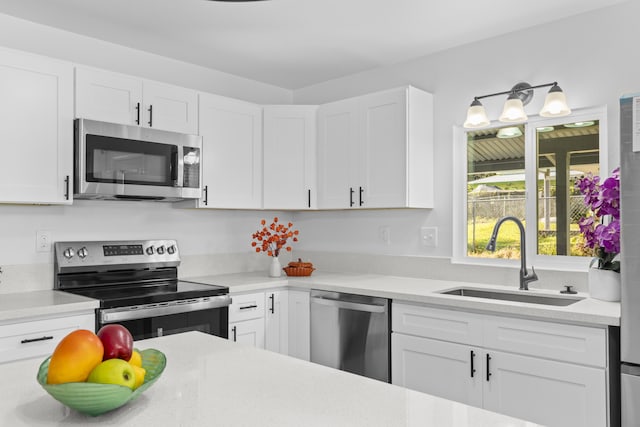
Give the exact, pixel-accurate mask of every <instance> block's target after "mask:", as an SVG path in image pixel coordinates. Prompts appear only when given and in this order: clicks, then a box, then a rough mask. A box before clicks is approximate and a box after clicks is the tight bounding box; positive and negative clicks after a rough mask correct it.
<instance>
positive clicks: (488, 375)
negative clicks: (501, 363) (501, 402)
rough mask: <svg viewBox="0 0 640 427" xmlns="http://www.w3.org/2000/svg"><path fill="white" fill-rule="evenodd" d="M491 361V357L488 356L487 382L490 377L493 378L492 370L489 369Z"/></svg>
mask: <svg viewBox="0 0 640 427" xmlns="http://www.w3.org/2000/svg"><path fill="white" fill-rule="evenodd" d="M490 360H491V356H489V354H487V381H489V377H490V376H491V370H490V369H489V361H490Z"/></svg>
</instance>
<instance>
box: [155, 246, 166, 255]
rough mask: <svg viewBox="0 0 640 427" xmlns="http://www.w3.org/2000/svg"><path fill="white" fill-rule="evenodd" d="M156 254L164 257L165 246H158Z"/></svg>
mask: <svg viewBox="0 0 640 427" xmlns="http://www.w3.org/2000/svg"><path fill="white" fill-rule="evenodd" d="M156 252H157V253H158V255H162V254H163V253H164V246H158V249H156Z"/></svg>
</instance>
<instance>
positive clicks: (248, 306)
mask: <svg viewBox="0 0 640 427" xmlns="http://www.w3.org/2000/svg"><path fill="white" fill-rule="evenodd" d="M250 308H258V306H257V305H255V304H252V305H245V306H244V307H238V310H247V309H250Z"/></svg>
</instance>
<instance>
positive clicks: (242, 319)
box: [228, 292, 264, 348]
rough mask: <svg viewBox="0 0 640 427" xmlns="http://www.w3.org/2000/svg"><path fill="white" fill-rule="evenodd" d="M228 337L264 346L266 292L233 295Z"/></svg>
mask: <svg viewBox="0 0 640 427" xmlns="http://www.w3.org/2000/svg"><path fill="white" fill-rule="evenodd" d="M228 337H229V339H230V340H231V341H235V342H239V343H243V344H248V345H252V346H254V347H258V348H264V292H255V293H251V294H243V295H233V296H232V303H231V305H230V306H229V335H228Z"/></svg>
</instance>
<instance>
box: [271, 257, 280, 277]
mask: <svg viewBox="0 0 640 427" xmlns="http://www.w3.org/2000/svg"><path fill="white" fill-rule="evenodd" d="M281 275H282V268H281V266H280V260H279V259H278V257H277V256H272V257H271V265H270V266H269V277H280V276H281Z"/></svg>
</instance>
